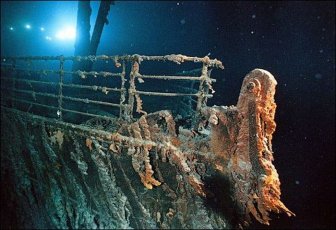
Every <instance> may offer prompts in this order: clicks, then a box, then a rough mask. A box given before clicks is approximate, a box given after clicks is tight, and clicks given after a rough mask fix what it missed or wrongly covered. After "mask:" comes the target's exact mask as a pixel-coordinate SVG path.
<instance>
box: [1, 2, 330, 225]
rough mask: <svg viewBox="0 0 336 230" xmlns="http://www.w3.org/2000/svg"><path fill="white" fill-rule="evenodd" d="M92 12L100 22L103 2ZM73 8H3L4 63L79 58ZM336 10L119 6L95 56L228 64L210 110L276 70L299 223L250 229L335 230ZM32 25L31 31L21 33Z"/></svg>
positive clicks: (285, 184) (285, 174) (281, 133)
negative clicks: (66, 33) (65, 35)
mask: <svg viewBox="0 0 336 230" xmlns="http://www.w3.org/2000/svg"><path fill="white" fill-rule="evenodd" d="M92 6H93V16H92V17H91V18H92V19H91V20H92V22H93V19H94V18H95V15H96V12H97V9H98V3H94V4H92ZM76 7H77V3H76V2H52V1H50V2H28V1H27V2H1V56H4V55H11V56H15V55H60V54H64V55H72V54H73V52H74V47H73V41H71V40H69V41H68V40H66V41H61V40H57V38H56V37H54V36H55V33H57V31H58V29H59V28H61V27H62V26H63V25H67V24H72V25H75V22H76V21H75V20H76V10H77V9H76ZM334 12H335V3H334V2H331V1H330V2H326V1H325V2H215V1H209V2H205V1H204V2H193V1H187V2H165V1H164V2H154V1H153V2H146V1H145V2H142V1H141V2H124V1H122V2H119V1H116V2H115V5H113V6H112V7H111V11H110V14H109V24H108V25H107V26H106V27H105V28H104V31H103V35H102V39H101V43H100V46H99V48H98V52H97V53H98V54H107V55H115V54H125V53H127V54H134V53H139V54H145V55H165V54H171V53H182V54H186V55H190V56H204V55H207V54H208V53H210V57H211V58H217V59H219V60H221V61H223V63H224V66H225V70H223V71H220V70H214V71H213V76H214V77H215V78H216V79H217V83H216V84H215V86H214V88H215V90H216V94H215V96H214V98H213V99H211V100H210V101H209V103H210V104H216V105H232V104H236V102H237V99H238V94H239V90H240V86H241V83H242V79H243V77H244V76H245V75H246V74H247V73H248V72H249V71H250V70H252V69H254V68H263V69H266V70H268V71H270V72H271V73H272V74H273V75H274V76H275V77H276V79H277V81H278V86H277V93H276V103H277V105H278V107H277V113H276V122H277V124H278V125H277V131H276V133H275V136H274V139H273V149H274V152H275V162H274V164H275V166H276V168H277V170H278V173H279V175H280V180H281V183H282V184H281V188H282V200H283V202H284V203H285V204H286V205H287V206H288V208H289V209H291V210H292V211H293V212H294V213H296V215H297V216H296V217H294V218H287V217H285V216H280V218H279V219H278V218H277V216H273V219H274V220H273V221H272V222H271V226H270V227H265V226H260V225H253V226H252V228H257V227H258V228H291V229H307V228H322V229H323V228H332V227H334V226H335V198H334V197H335V196H334V194H335V189H334V185H335V183H334V180H335V143H334V142H335V128H334V127H335V13H334ZM27 24H29V25H30V26H31V28H30V29H29V28H25V27H24V26H25V25H27ZM40 27H44V30H41V29H40ZM91 27H93V25H91ZM11 28H12V30H11ZM47 36H49V37H51V38H52V40H48V39H47Z"/></svg>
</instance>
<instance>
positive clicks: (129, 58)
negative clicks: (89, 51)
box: [1, 54, 224, 69]
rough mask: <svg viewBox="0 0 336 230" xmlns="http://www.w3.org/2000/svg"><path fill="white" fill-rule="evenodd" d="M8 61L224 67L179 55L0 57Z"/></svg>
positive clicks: (211, 61) (204, 58)
mask: <svg viewBox="0 0 336 230" xmlns="http://www.w3.org/2000/svg"><path fill="white" fill-rule="evenodd" d="M7 59H8V60H23V61H33V60H35V61H37V60H41V61H47V60H64V61H67V60H72V61H84V60H88V61H97V60H112V61H114V62H117V61H120V60H125V61H132V60H137V61H139V62H141V61H171V62H175V63H177V64H181V63H182V62H185V61H189V62H201V63H205V64H207V65H209V66H213V67H216V68H221V69H224V66H223V64H222V62H221V61H219V60H217V59H210V58H209V57H208V56H205V57H203V58H200V57H189V56H185V55H181V54H170V55H165V56H145V55H138V54H135V55H123V56H107V55H98V56H68V57H65V56H25V57H23V56H21V57H1V60H2V61H3V62H5V61H7Z"/></svg>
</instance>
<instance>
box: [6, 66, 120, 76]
mask: <svg viewBox="0 0 336 230" xmlns="http://www.w3.org/2000/svg"><path fill="white" fill-rule="evenodd" d="M1 68H3V69H8V70H11V71H12V67H1ZM15 71H18V72H19V71H21V72H31V73H39V74H44V75H47V74H52V73H54V74H60V73H61V71H60V70H50V69H45V70H33V69H15ZM63 73H64V74H69V75H70V74H71V75H78V76H80V77H82V78H83V77H84V78H85V77H86V76H102V77H120V76H121V75H122V73H111V72H107V71H99V72H97V71H89V72H86V71H80V70H78V71H63Z"/></svg>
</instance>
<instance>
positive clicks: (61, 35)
mask: <svg viewBox="0 0 336 230" xmlns="http://www.w3.org/2000/svg"><path fill="white" fill-rule="evenodd" d="M55 37H56V38H57V39H59V40H74V39H75V38H76V30H75V28H74V27H71V26H67V27H65V28H63V29H61V30H59V31H58V32H57V33H56V35H55Z"/></svg>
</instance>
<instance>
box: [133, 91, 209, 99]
mask: <svg viewBox="0 0 336 230" xmlns="http://www.w3.org/2000/svg"><path fill="white" fill-rule="evenodd" d="M134 93H138V94H142V95H147V96H164V97H179V96H195V97H197V96H198V93H162V92H146V91H139V90H136V91H135V92H134ZM212 96H213V95H211V94H207V95H204V97H207V98H211V97H212Z"/></svg>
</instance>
